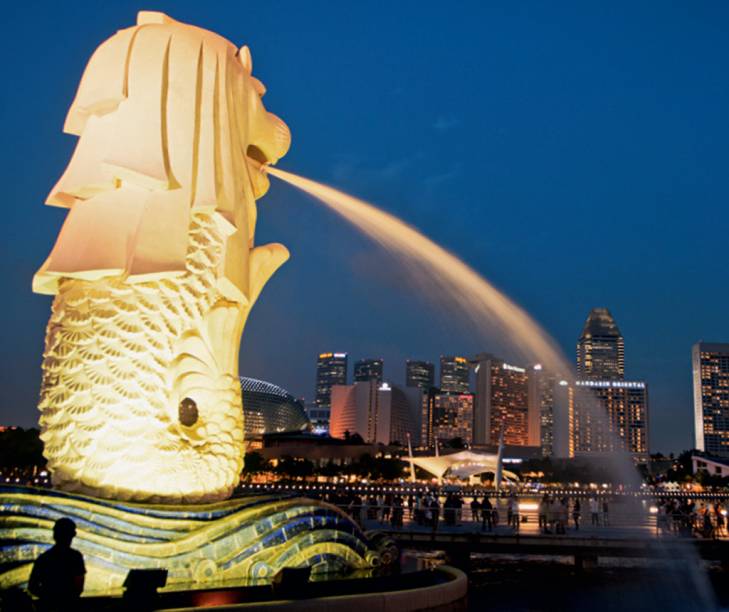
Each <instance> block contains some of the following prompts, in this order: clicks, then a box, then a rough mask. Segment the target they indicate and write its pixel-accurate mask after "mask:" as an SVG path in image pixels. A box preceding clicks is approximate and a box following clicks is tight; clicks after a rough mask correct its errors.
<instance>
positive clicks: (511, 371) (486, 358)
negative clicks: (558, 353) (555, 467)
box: [472, 353, 540, 446]
mask: <svg viewBox="0 0 729 612" xmlns="http://www.w3.org/2000/svg"><path fill="white" fill-rule="evenodd" d="M472 363H473V364H474V369H475V370H476V406H475V410H474V418H473V423H474V426H473V431H474V433H473V442H474V444H479V445H485V444H488V445H493V444H498V443H499V437H500V435H501V431H502V429H503V432H504V444H507V445H514V446H539V445H540V438H539V436H540V431H539V409H538V406H537V404H536V403H535V402H530V401H529V374H528V373H527V370H526V369H525V368H522V367H519V366H515V365H511V364H509V363H506V362H505V361H503V360H501V359H498V358H496V357H494V356H493V355H490V354H488V353H482V354H480V355H477V356H476V358H475V359H474V360H473V362H472Z"/></svg>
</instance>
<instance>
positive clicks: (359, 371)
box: [354, 359, 384, 384]
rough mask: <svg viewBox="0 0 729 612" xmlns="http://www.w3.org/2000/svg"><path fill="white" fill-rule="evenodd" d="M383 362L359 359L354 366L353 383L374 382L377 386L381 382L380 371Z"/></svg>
mask: <svg viewBox="0 0 729 612" xmlns="http://www.w3.org/2000/svg"><path fill="white" fill-rule="evenodd" d="M383 367H384V362H383V361H382V359H360V360H359V361H356V362H355V364H354V382H367V381H368V380H374V381H376V382H377V383H378V384H379V383H381V382H382V379H383V378H382V370H383Z"/></svg>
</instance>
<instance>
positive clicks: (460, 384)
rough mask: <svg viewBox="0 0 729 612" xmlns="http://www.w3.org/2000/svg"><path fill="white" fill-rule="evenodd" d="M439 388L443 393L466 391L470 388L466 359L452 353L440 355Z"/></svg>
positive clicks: (468, 368)
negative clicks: (446, 355) (444, 355)
mask: <svg viewBox="0 0 729 612" xmlns="http://www.w3.org/2000/svg"><path fill="white" fill-rule="evenodd" d="M440 390H441V391H442V392H443V393H468V392H469V391H470V390H471V385H470V367H469V365H468V359H466V358H465V357H457V356H454V355H451V356H448V357H443V356H441V358H440Z"/></svg>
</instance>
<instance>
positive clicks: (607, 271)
mask: <svg viewBox="0 0 729 612" xmlns="http://www.w3.org/2000/svg"><path fill="white" fill-rule="evenodd" d="M139 9H150V10H162V11H165V12H167V13H168V14H170V15H171V16H172V17H174V18H176V19H178V20H181V21H186V22H190V23H193V24H195V25H199V26H201V27H205V28H208V29H211V30H213V31H215V32H218V33H220V34H222V35H223V36H225V37H226V38H228V39H230V40H231V41H233V42H234V43H236V44H238V45H242V44H248V45H249V46H250V48H251V50H252V53H253V61H254V74H255V75H256V76H257V77H258V78H260V79H261V80H262V81H263V82H264V83H265V84H266V86H267V88H268V93H267V94H266V97H265V103H266V106H267V107H268V109H269V110H271V111H272V112H275V113H276V114H278V115H279V116H281V117H282V118H283V119H284V120H285V121H286V122H287V123H288V125H289V126H290V127H291V130H292V133H293V146H292V149H291V151H290V153H289V155H288V156H287V157H286V158H285V159H284V160H283V161H282V162H281V163H280V166H281V167H282V168H284V169H287V170H291V171H293V172H297V173H300V174H303V175H305V176H308V177H310V178H313V179H317V180H321V181H324V182H327V183H329V184H331V185H334V186H336V187H338V188H340V189H343V190H345V191H348V192H350V193H353V194H354V195H357V196H359V197H362V198H365V199H367V200H370V201H372V202H374V203H376V204H377V205H379V206H381V207H382V208H384V209H386V210H388V211H390V212H392V213H394V214H396V215H399V216H400V217H402V218H403V219H405V220H407V221H408V222H410V223H412V224H413V225H415V226H417V227H418V228H419V229H421V230H422V231H423V232H424V233H425V234H427V235H428V236H430V237H431V238H433V239H435V240H436V241H437V242H439V243H441V244H442V245H444V246H445V247H447V248H448V249H450V250H451V251H453V252H454V253H456V254H458V255H459V256H460V257H462V258H463V259H464V260H465V261H466V262H468V263H469V264H471V265H472V266H473V267H475V268H476V269H477V270H478V271H479V272H481V273H482V274H483V275H484V276H485V277H486V278H488V279H489V280H490V281H492V282H493V283H494V284H495V285H496V286H497V287H499V288H500V289H502V290H503V291H505V292H506V293H507V294H508V295H509V296H510V297H512V298H513V299H514V300H515V301H517V302H518V303H519V304H521V305H522V306H524V307H525V308H526V309H527V310H528V311H529V312H530V313H531V314H532V315H533V316H534V317H535V318H536V319H537V320H538V321H539V322H540V323H541V324H542V325H543V326H544V327H545V328H546V329H547V330H548V331H549V332H550V333H551V334H552V335H553V336H554V337H555V338H556V339H557V341H558V342H559V344H560V345H561V346H562V348H563V350H564V351H565V353H566V355H567V356H568V357H569V358H570V361H573V360H574V349H575V342H576V339H577V336H578V335H579V333H580V330H581V328H582V324H583V322H584V319H585V317H586V315H587V313H588V311H589V310H590V308H592V307H594V306H606V307H608V308H610V310H611V311H612V312H613V314H614V316H615V318H616V320H617V323H618V325H619V326H620V328H621V330H622V332H623V335H624V336H625V344H626V366H627V375H628V376H629V377H631V378H638V379H645V380H646V381H647V382H648V384H649V386H650V402H651V403H650V410H651V420H652V422H651V450H653V451H656V450H661V451H664V452H665V451H669V450H680V449H683V448H689V447H690V446H692V443H693V426H692V399H691V363H690V353H691V345H692V344H693V343H694V342H696V341H697V340H700V339H704V340H706V341H716V342H721V341H724V342H729V316H728V315H729V274H728V273H727V263H728V261H729V250H728V244H729V209H728V207H727V202H728V201H729V180H728V177H729V146H728V143H729V37H728V36H727V31H729V3H726V2H724V1H716V2H709V1H707V2H700V3H699V2H683V1H676V2H668V1H663V0H662V1H655V2H648V1H646V2H640V3H636V2H627V1H626V2H615V1H614V0H613V1H609V2H583V1H575V2H556V3H555V2H542V1H539V0H535V1H533V2H518V3H514V2H488V3H486V2H477V3H476V2H474V3H442V2H438V3H428V2H382V3H377V2H371V1H370V2H366V3H364V2H363V3H358V4H357V5H355V3H352V2H312V1H307V2H270V1H269V2H243V1H236V2H200V1H199V0H194V1H193V0H190V1H175V2H149V3H146V4H139V3H134V2H74V1H67V2H46V3H40V2H29V3H14V6H12V8H8V7H4V9H3V10H4V15H3V23H2V26H0V28H2V36H0V45H1V46H2V57H3V63H2V72H3V75H2V76H3V83H4V85H3V95H2V98H1V99H0V113H1V114H2V116H1V117H0V124H1V125H2V129H3V136H2V140H3V142H2V147H1V152H0V155H2V163H1V164H0V180H1V181H2V186H3V191H4V210H5V214H4V218H3V241H2V243H1V247H0V248H2V258H1V261H2V265H3V268H4V274H3V278H4V286H3V288H4V295H3V299H2V301H1V302H0V313H1V314H2V319H3V321H4V322H5V324H4V326H3V334H2V338H3V345H4V351H3V360H4V362H3V364H2V368H0V376H2V403H1V404H0V424H19V425H23V426H30V425H33V424H35V422H36V418H37V412H36V407H35V404H36V401H37V397H38V386H39V380H40V363H41V354H42V350H43V334H44V328H45V324H46V321H47V319H48V314H49V308H50V298H48V297H46V296H38V295H34V294H32V293H31V291H30V283H31V278H32V275H33V273H34V272H35V270H36V269H37V268H38V267H39V266H40V265H41V263H42V262H43V260H44V258H45V257H46V255H47V254H48V252H49V250H50V248H51V246H52V245H53V242H54V240H55V237H56V235H57V232H58V229H59V228H60V225H61V222H62V220H63V217H64V215H65V211H63V210H61V209H57V208H52V207H47V206H44V205H43V201H44V199H45V196H46V195H47V193H48V191H49V189H50V188H51V187H52V185H53V184H54V182H55V181H56V179H57V178H58V176H59V175H60V173H61V172H62V171H63V169H64V167H65V165H66V163H67V161H68V159H69V157H70V154H71V152H72V150H73V147H74V144H75V141H76V139H75V137H73V136H69V135H64V134H63V133H62V132H61V128H62V125H63V120H64V117H65V114H66V111H67V109H68V106H69V104H70V103H71V101H72V99H73V95H74V92H75V89H76V86H77V84H78V80H79V77H80V75H81V72H82V70H83V68H84V66H85V64H86V61H87V59H88V57H89V56H90V54H91V52H92V51H93V50H94V49H95V47H96V46H97V45H98V44H99V43H101V42H102V41H103V40H104V39H105V38H107V37H108V36H110V35H111V34H112V33H113V32H114V31H115V30H116V29H119V28H122V27H127V26H130V25H133V23H134V22H135V16H136V11H137V10H139ZM257 241H258V243H265V242H272V241H277V242H282V243H284V244H286V245H287V246H288V247H289V249H290V250H291V252H292V258H291V260H290V261H289V262H288V263H287V264H286V265H285V266H284V267H283V268H282V269H281V270H280V271H279V272H278V273H277V274H276V275H275V276H274V278H273V279H272V280H271V282H270V283H269V285H268V286H267V287H266V289H265V290H264V292H263V294H262V296H261V298H260V300H259V302H258V304H257V305H256V307H255V308H254V310H253V314H252V316H251V318H250V320H249V322H248V325H247V328H246V333H245V335H244V339H243V347H242V358H241V373H242V374H245V375H248V376H254V377H259V378H264V379H267V380H270V381H272V382H275V383H278V384H280V385H282V386H284V387H286V388H287V389H289V390H290V391H291V392H292V393H294V394H295V395H299V396H306V397H307V399H310V398H311V397H312V395H313V390H314V372H315V361H316V355H317V353H318V352H320V351H325V350H326V351H329V350H336V351H347V352H349V354H350V360H351V361H353V360H354V359H356V358H359V357H383V358H384V359H385V376H386V378H388V379H391V380H392V381H393V382H396V383H397V382H402V380H403V378H404V361H405V359H407V358H422V359H429V360H431V361H437V360H438V357H439V355H440V354H447V353H460V354H466V355H470V354H473V353H476V352H478V351H492V352H495V353H497V354H499V355H501V356H503V357H506V358H508V357H509V351H510V350H511V348H510V347H509V346H506V345H504V344H503V342H501V341H500V340H499V330H497V329H484V330H477V331H474V330H471V329H469V328H468V327H467V326H466V325H465V324H463V323H462V322H461V321H460V320H459V319H460V316H461V315H460V313H458V312H457V311H449V310H448V309H445V310H444V309H443V308H442V307H437V308H436V307H433V306H430V305H429V302H428V296H427V295H423V294H420V293H416V292H415V290H414V289H413V288H412V287H411V286H410V285H409V284H408V282H407V280H408V279H407V277H406V274H405V273H404V271H403V270H402V269H400V268H398V266H397V264H396V262H394V261H393V260H391V259H389V258H388V256H387V255H385V254H383V253H382V252H380V251H379V250H378V249H377V248H376V247H374V246H373V245H372V244H371V243H370V242H368V241H367V240H366V239H364V238H362V237H360V236H358V235H357V234H356V233H355V232H354V230H352V229H351V228H349V227H347V226H346V225H345V224H344V222H343V221H342V220H341V219H339V218H336V217H335V216H334V215H332V214H331V213H330V212H328V211H327V210H325V209H324V208H323V207H320V206H318V205H317V204H315V203H314V202H313V201H312V200H311V199H309V198H308V197H306V196H303V195H300V194H298V193H296V192H294V191H293V189H292V188H290V187H288V186H286V185H283V184H273V185H272V188H271V190H270V192H269V194H268V195H267V196H266V197H265V198H264V199H263V200H261V201H259V222H258V230H257Z"/></svg>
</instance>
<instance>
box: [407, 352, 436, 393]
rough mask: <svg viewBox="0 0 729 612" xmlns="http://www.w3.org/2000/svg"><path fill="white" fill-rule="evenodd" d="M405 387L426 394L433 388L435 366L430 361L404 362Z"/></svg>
mask: <svg viewBox="0 0 729 612" xmlns="http://www.w3.org/2000/svg"><path fill="white" fill-rule="evenodd" d="M405 386H407V387H419V388H420V389H422V390H423V392H426V393H427V391H428V389H430V388H431V387H433V386H435V366H434V365H433V364H432V363H431V362H430V361H416V360H413V359H408V360H407V362H405Z"/></svg>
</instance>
